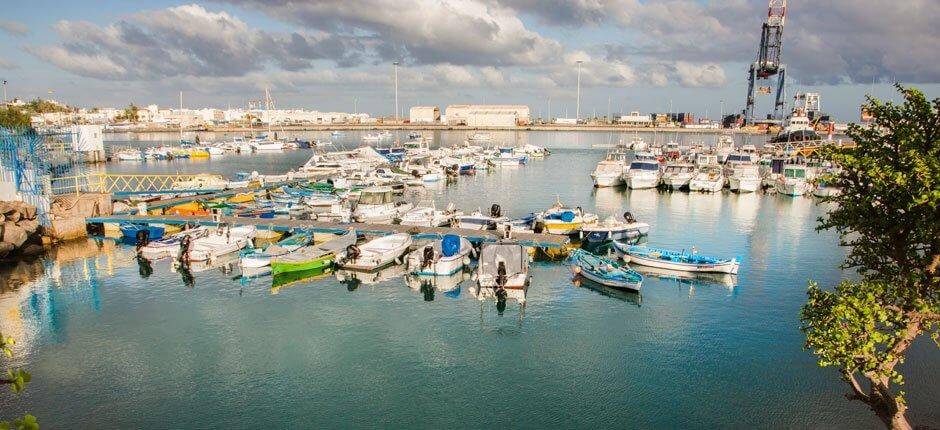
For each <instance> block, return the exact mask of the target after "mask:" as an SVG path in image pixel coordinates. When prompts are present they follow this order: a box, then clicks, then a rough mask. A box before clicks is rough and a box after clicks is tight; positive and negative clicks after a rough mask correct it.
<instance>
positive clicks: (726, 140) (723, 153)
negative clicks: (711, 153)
mask: <svg viewBox="0 0 940 430" xmlns="http://www.w3.org/2000/svg"><path fill="white" fill-rule="evenodd" d="M732 152H734V137H732V136H731V135H728V134H722V135H720V136H718V141H717V142H715V155H716V156H717V157H718V162H719V163H724V162H725V160H726V159H727V158H728V155H730V154H731V153H732Z"/></svg>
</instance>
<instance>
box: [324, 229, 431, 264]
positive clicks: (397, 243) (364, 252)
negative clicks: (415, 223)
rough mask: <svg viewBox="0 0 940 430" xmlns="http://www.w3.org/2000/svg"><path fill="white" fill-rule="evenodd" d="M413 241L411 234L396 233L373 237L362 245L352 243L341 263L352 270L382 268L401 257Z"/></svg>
mask: <svg viewBox="0 0 940 430" xmlns="http://www.w3.org/2000/svg"><path fill="white" fill-rule="evenodd" d="M412 242H413V240H412V239H411V235H410V234H407V233H396V234H392V235H388V236H382V237H379V238H376V239H373V240H371V241H369V242H367V243H365V244H364V245H362V246H356V245H350V247H349V249H348V250H347V251H346V256H345V259H344V261H343V262H342V263H341V264H340V265H341V266H342V267H343V268H344V269H352V270H376V269H381V268H382V267H385V266H388V265H390V264H393V263H395V261H396V260H398V259H399V258H401V256H402V255H404V254H405V252H407V251H408V247H410V246H411V244H412Z"/></svg>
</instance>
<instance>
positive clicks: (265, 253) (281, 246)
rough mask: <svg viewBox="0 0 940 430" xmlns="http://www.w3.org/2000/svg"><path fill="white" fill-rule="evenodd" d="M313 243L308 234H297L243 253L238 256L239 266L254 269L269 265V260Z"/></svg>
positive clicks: (311, 237)
mask: <svg viewBox="0 0 940 430" xmlns="http://www.w3.org/2000/svg"><path fill="white" fill-rule="evenodd" d="M312 241H313V235H312V234H310V233H309V232H305V231H302V232H299V233H295V234H292V235H290V236H288V237H287V238H285V239H283V240H281V241H278V242H277V243H273V244H271V245H270V246H268V247H267V248H264V249H258V248H252V249H249V250H246V251H243V252H242V253H241V255H240V257H241V258H240V260H239V265H240V266H241V267H242V268H243V269H254V268H259V267H266V266H270V265H271V259H272V258H275V257H278V256H281V255H286V254H289V253H291V252H293V251H296V250H297V249H300V248H301V247H303V246H306V245H307V244H309V243H310V242H312Z"/></svg>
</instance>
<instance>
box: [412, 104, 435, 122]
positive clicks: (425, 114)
mask: <svg viewBox="0 0 940 430" xmlns="http://www.w3.org/2000/svg"><path fill="white" fill-rule="evenodd" d="M408 117H409V118H410V119H411V122H412V123H422V124H433V123H437V122H440V120H441V109H440V108H438V107H437V106H413V107H412V108H411V110H410V112H409V115H408Z"/></svg>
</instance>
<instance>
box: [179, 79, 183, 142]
mask: <svg viewBox="0 0 940 430" xmlns="http://www.w3.org/2000/svg"><path fill="white" fill-rule="evenodd" d="M178 116H179V120H180V145H182V144H183V92H182V91H180V113H179V115H178Z"/></svg>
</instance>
